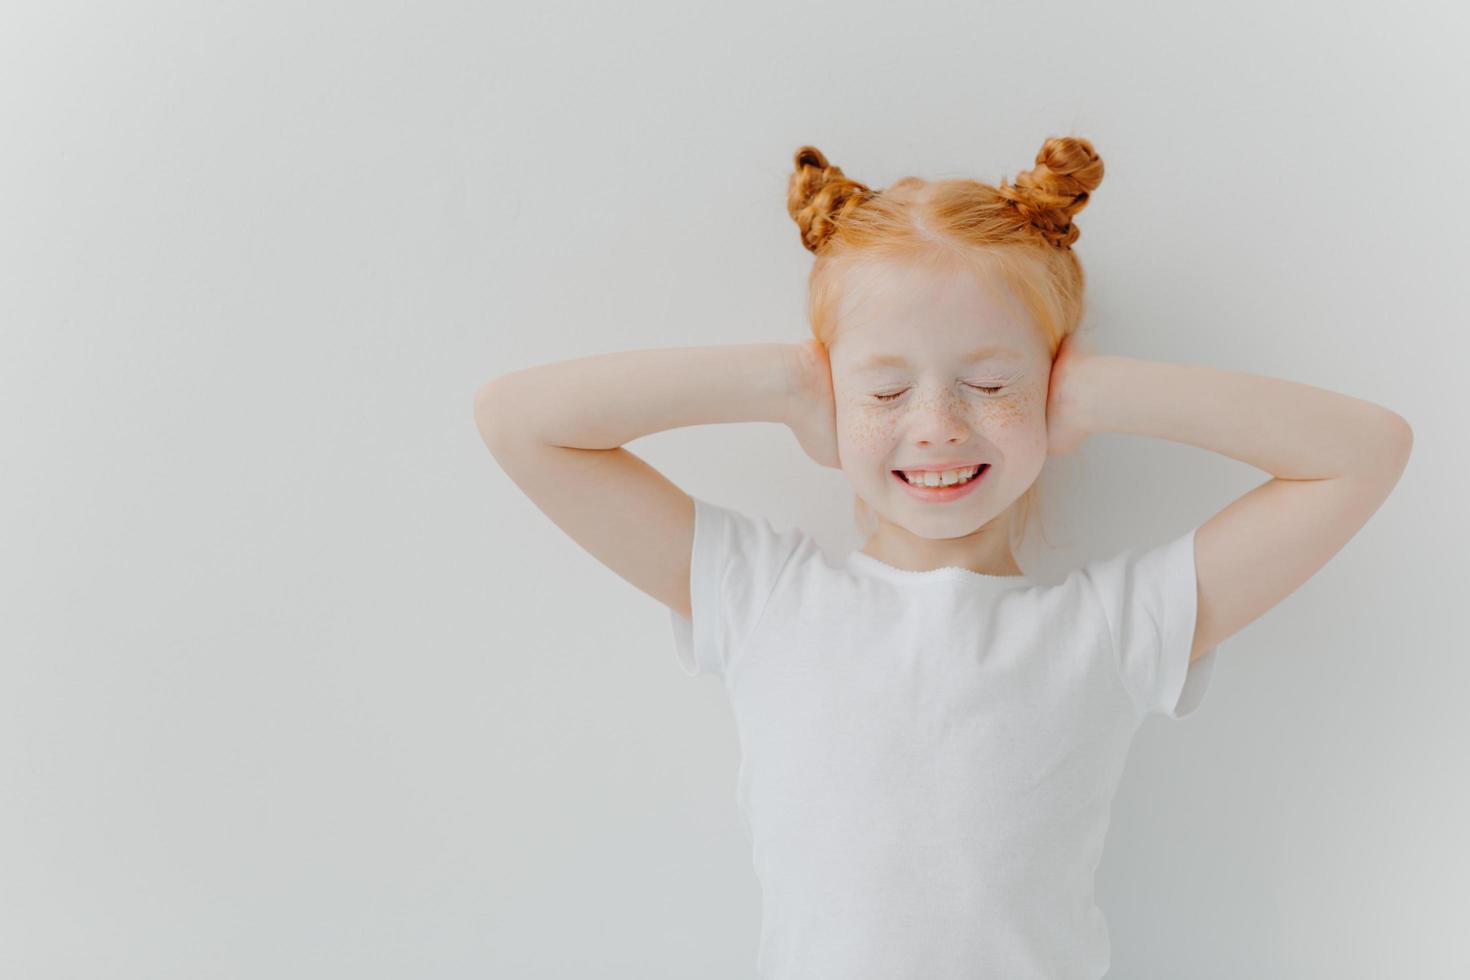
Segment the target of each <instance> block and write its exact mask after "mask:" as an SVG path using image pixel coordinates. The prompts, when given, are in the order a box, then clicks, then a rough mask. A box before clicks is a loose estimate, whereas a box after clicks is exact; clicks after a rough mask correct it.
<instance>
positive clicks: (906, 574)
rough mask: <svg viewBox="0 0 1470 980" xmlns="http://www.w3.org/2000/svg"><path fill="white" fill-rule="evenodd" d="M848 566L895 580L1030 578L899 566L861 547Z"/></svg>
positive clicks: (1007, 581)
mask: <svg viewBox="0 0 1470 980" xmlns="http://www.w3.org/2000/svg"><path fill="white" fill-rule="evenodd" d="M847 564H848V567H850V568H860V569H863V570H864V571H868V572H872V573H873V574H875V575H879V576H882V577H883V578H886V579H889V580H891V581H895V582H923V581H939V580H948V579H967V580H970V581H974V582H983V583H985V584H987V585H1029V584H1030V583H1031V579H1030V578H1029V577H1028V576H1025V575H987V574H986V573H985V572H977V571H974V570H973V569H969V568H961V567H960V566H959V565H941V566H940V567H939V568H926V569H913V568H899V567H898V566H897V565H890V564H888V563H887V562H885V561H881V560H879V559H877V558H874V557H873V556H872V555H870V554H868V553H867V552H865V551H863V550H862V549H861V548H854V549H853V550H852V551H851V552H850V553H849V554H848V556H847Z"/></svg>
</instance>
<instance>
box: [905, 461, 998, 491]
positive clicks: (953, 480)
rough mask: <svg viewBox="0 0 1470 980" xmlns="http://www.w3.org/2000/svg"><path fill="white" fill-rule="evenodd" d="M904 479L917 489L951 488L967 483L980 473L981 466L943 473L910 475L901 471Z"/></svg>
mask: <svg viewBox="0 0 1470 980" xmlns="http://www.w3.org/2000/svg"><path fill="white" fill-rule="evenodd" d="M899 472H900V473H902V474H903V476H904V479H906V480H908V481H909V483H910V484H912V485H913V486H916V487H949V486H954V485H955V484H957V483H965V482H966V481H968V480H969V479H970V478H971V477H973V476H974V475H975V474H976V473H978V472H980V467H979V466H966V467H964V468H963V469H958V470H945V471H944V472H942V473H939V472H935V471H933V470H930V471H929V472H926V473H910V472H908V471H907V470H900V471H899Z"/></svg>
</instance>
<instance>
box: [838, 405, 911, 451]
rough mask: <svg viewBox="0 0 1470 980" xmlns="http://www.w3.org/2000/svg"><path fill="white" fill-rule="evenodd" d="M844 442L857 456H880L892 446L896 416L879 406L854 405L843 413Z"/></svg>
mask: <svg viewBox="0 0 1470 980" xmlns="http://www.w3.org/2000/svg"><path fill="white" fill-rule="evenodd" d="M841 430H842V436H843V439H844V441H845V442H846V443H847V445H848V446H849V447H851V448H852V450H853V452H854V453H856V454H857V455H859V456H882V455H883V454H884V453H886V452H888V451H889V449H890V448H891V447H892V445H893V440H894V437H895V435H896V434H897V432H898V416H897V415H896V414H894V413H893V412H891V411H886V410H885V409H884V408H883V406H881V405H862V404H854V405H851V406H848V407H847V409H846V411H844V412H843V424H842V426H841Z"/></svg>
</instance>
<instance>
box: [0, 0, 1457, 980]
mask: <svg viewBox="0 0 1470 980" xmlns="http://www.w3.org/2000/svg"><path fill="white" fill-rule="evenodd" d="M1466 16H1467V15H1466V14H1465V13H1464V10H1463V8H1462V7H1460V5H1456V4H1451V3H1447V2H1446V3H1439V4H1424V3H1409V4H1406V5H1405V4H1396V5H1392V6H1390V5H1388V4H1375V5H1369V4H1343V3H1327V2H1303V3H1292V4H1278V3H1264V2H1256V0H1252V2H1248V3H1245V4H1241V3H1231V4H1225V3H1212V4H1204V3H1187V4H1174V5H1163V6H1160V5H1156V4H1145V3H1138V2H1124V3H1112V4H1107V5H1101V4H1097V5H1093V4H1080V3H1077V4H1056V3H1053V4H1045V5H1038V4H1027V5H1017V4H1004V5H1002V4H976V3H922V2H921V3H920V4H919V5H917V6H913V5H908V6H905V7H904V8H899V7H898V6H896V5H892V6H886V7H885V6H883V5H879V4H871V3H862V2H858V3H850V4H845V5H825V4H824V5H815V4H800V3H798V4H791V3H781V4H774V3H764V4H763V3H756V4H750V3H742V4H724V5H713V4H708V5H706V4H688V3H672V2H669V3H656V4H655V3H646V2H645V3H635V4H631V5H629V4H601V3H591V2H584V3H579V4H572V5H566V4H562V5H546V4H529V3H528V4H520V5H518V7H517V9H507V8H506V7H505V6H499V7H497V6H494V5H488V6H487V5H480V4H469V3H461V4H450V3H413V4H409V3H393V4H390V3H383V2H366V3H354V4H346V3H338V4H326V3H289V4H287V3H272V4H261V3H249V4H246V3H214V4H206V5H199V4H183V3H173V4H165V3H159V2H135V3H129V4H121V5H120V4H102V3H90V4H85V3H84V4H77V3H67V4H57V3H47V4H40V3H26V4H12V5H10V6H9V7H7V16H6V28H5V30H4V31H3V32H0V132H3V134H4V150H3V152H0V324H3V326H0V330H3V339H4V346H3V352H4V356H3V357H0V449H3V474H4V476H3V480H0V493H3V496H4V501H3V504H4V506H3V508H0V521H3V524H0V531H3V546H0V587H3V615H0V975H4V976H6V977H25V978H28V980H52V978H57V980H60V978H91V977H98V978H128V980H132V978H140V980H141V978H150V980H160V978H191V980H192V978H202V977H209V978H236V977H262V978H263V977H270V978H279V977H311V978H326V977H343V978H348V977H351V978H353V980H366V978H371V977H385V978H386V977H408V976H413V977H432V978H459V977H507V978H509V977H516V978H574V977H575V978H582V977H592V976H596V977H617V978H623V977H627V978H651V977H689V976H700V977H710V978H744V977H751V976H753V975H754V962H755V944H756V940H757V933H758V928H759V897H760V896H759V890H758V886H757V883H756V881H755V880H754V877H753V874H752V872H751V870H750V856H749V853H748V850H747V847H748V842H747V841H746V839H745V837H744V831H743V828H742V826H741V824H740V817H739V814H738V812H737V809H736V806H735V802H734V788H735V775H736V766H737V764H738V755H737V745H736V741H735V731H734V728H733V723H732V719H731V717H730V715H729V712H728V710H727V706H726V702H725V700H724V694H723V689H722V688H721V687H720V685H719V683H718V681H716V680H714V679H712V678H700V679H690V678H688V677H686V676H685V675H684V674H683V673H682V672H681V671H680V669H679V667H678V665H677V663H676V661H675V657H674V653H673V646H672V636H671V634H670V631H669V623H668V615H667V611H666V610H665V609H664V607H662V606H661V605H659V604H657V603H656V602H655V601H654V600H653V599H651V598H649V597H648V596H646V595H645V594H643V593H641V592H639V591H638V590H636V589H634V588H633V587H632V586H630V585H628V584H626V583H624V582H623V581H622V580H621V579H619V578H617V577H616V576H615V575H614V574H613V573H612V572H611V571H609V570H608V569H606V568H605V567H603V566H602V565H600V564H599V563H597V562H596V560H595V559H593V558H591V556H589V555H588V554H587V553H586V552H584V551H582V550H581V549H580V548H579V547H578V546H577V545H576V544H575V543H573V542H572V541H571V540H569V539H567V538H566V537H565V536H564V535H563V534H562V533H561V532H560V531H559V530H558V529H557V528H556V527H555V525H553V524H552V523H551V522H550V521H549V520H548V519H546V518H545V517H544V515H542V514H541V512H540V511H539V510H538V509H537V508H536V507H535V506H534V505H533V504H532V503H531V502H530V501H529V500H527V499H526V498H525V497H523V496H522V495H521V494H520V493H519V491H518V490H517V488H516V487H515V486H514V484H513V483H512V482H511V481H510V480H509V478H508V477H506V476H505V475H504V474H503V473H502V472H501V471H500V470H499V469H498V467H497V466H496V465H495V463H494V461H493V459H492V458H491V457H490V456H489V455H488V453H487V452H486V451H485V449H484V447H483V446H482V445H481V443H480V440H479V437H478V435H477V433H476V431H475V427H474V424H473V422H472V419H471V399H472V396H473V393H474V390H475V389H476V388H477V387H478V386H479V385H480V384H481V383H483V382H484V381H487V380H489V379H490V378H492V377H494V376H497V375H499V374H502V373H505V372H507V371H510V370H513V369H516V368H519V367H524V366H527V365H530V364H534V363H541V362H545V361H551V360H561V359H565V358H571V357H577V356H583V355H587V354H592V353H599V352H604V351H610V350H620V349H631V348H644V347H661V346H689V345H705V344H723V343H741V342H761V341H773V340H788V341H795V340H800V339H803V338H804V337H805V336H806V335H807V333H806V331H807V327H806V325H805V322H804V320H803V318H802V301H803V289H804V282H805V276H806V274H807V270H808V268H809V266H810V256H809V254H808V253H807V252H806V251H805V250H803V249H802V248H801V246H800V244H799V242H798V238H797V232H796V227H795V225H794V224H793V223H792V222H791V221H790V219H789V218H788V217H787V215H786V212H785V204H784V195H785V186H786V178H787V175H788V173H789V172H790V165H791V157H792V154H793V153H794V151H795V149H796V148H797V147H798V146H799V145H801V144H802V143H807V142H811V143H814V144H816V145H817V146H819V147H820V148H821V149H822V150H823V151H825V152H826V153H828V154H829V155H830V157H831V158H832V160H833V161H834V162H835V163H837V164H838V165H839V166H841V167H843V168H844V169H845V170H846V171H847V172H848V173H849V175H851V176H853V177H855V178H856V179H858V180H861V181H864V182H866V183H869V184H870V185H873V186H880V187H881V186H885V185H887V184H889V183H892V182H893V181H894V180H896V179H898V178H899V177H902V176H904V175H906V174H910V173H913V174H919V175H922V176H927V177H945V176H974V177H978V178H980V179H984V180H988V181H992V182H994V181H996V180H998V179H999V178H1000V177H1002V176H1007V177H1014V175H1015V174H1016V173H1017V172H1018V171H1020V170H1024V169H1028V168H1029V167H1030V166H1031V165H1032V157H1033V155H1034V154H1035V152H1036V151H1037V150H1038V149H1039V148H1040V146H1041V144H1042V142H1043V140H1044V139H1045V138H1046V137H1047V136H1050V135H1065V134H1075V135H1081V136H1085V137H1087V138H1089V139H1091V140H1093V141H1094V143H1095V145H1096V147H1097V149H1098V151H1099V152H1100V153H1101V155H1102V156H1103V158H1104V161H1105V164H1106V168H1107V176H1106V177H1105V179H1104V181H1103V183H1102V186H1101V187H1100V188H1099V189H1098V191H1097V193H1096V195H1095V197H1094V198H1093V200H1092V202H1091V203H1090V205H1089V206H1088V208H1087V209H1086V210H1085V211H1084V212H1083V213H1082V214H1081V215H1080V216H1079V219H1078V221H1079V224H1080V226H1081V228H1082V237H1081V239H1080V241H1079V243H1078V246H1077V248H1078V253H1079V255H1080V256H1081V258H1082V260H1083V262H1084V263H1085V265H1086V268H1087V271H1088V274H1089V277H1090V283H1091V292H1090V303H1091V307H1092V313H1091V316H1092V320H1091V322H1092V324H1093V325H1094V326H1095V330H1096V333H1095V337H1096V339H1097V344H1098V346H1099V348H1100V350H1101V352H1105V353H1119V354H1127V355H1130V356H1138V357H1150V358H1156V359H1159V360H1167V361H1178V362H1196V363H1204V364H1210V365H1214V366H1218V367H1223V368H1228V369H1236V370H1241V371H1248V372H1252V373H1259V374H1267V375H1273V376H1278V377H1285V378H1291V379H1294V380H1298V381H1302V382H1306V383H1310V384H1314V385H1317V386H1320V387H1324V388H1330V389H1333V390H1337V391H1342V392H1346V393H1348V394H1352V395H1355V396H1357V397H1361V398H1366V399H1369V400H1372V401H1376V402H1379V403H1381V404H1384V405H1386V406H1388V407H1390V408H1392V409H1394V410H1395V411H1397V412H1399V413H1400V414H1402V415H1404V416H1405V417H1406V418H1407V419H1408V420H1409V421H1410V423H1411V424H1412V425H1413V427H1414V430H1415V436H1416V441H1415V452H1414V458H1413V460H1412V461H1411V462H1410V465H1409V468H1408V471H1407V472H1406V474H1405V476H1404V478H1403V481H1402V482H1401V484H1400V486H1399V488H1398V490H1397V491H1396V492H1395V494H1394V495H1393V497H1392V498H1390V500H1389V501H1388V502H1387V504H1386V505H1385V506H1384V507H1383V509H1382V510H1381V511H1380V512H1379V513H1378V514H1377V515H1376V516H1375V517H1374V518H1373V520H1372V521H1371V522H1370V523H1369V524H1368V526H1367V527H1365V528H1364V529H1363V530H1362V531H1361V532H1360V533H1359V534H1358V535H1357V536H1356V537H1355V538H1354V539H1353V540H1352V541H1351V542H1350V543H1349V545H1348V546H1347V547H1346V548H1345V549H1344V550H1343V552H1342V553H1341V554H1340V555H1339V556H1338V557H1337V558H1336V559H1335V560H1334V561H1333V562H1332V563H1331V564H1330V565H1329V566H1327V567H1326V568H1325V569H1324V570H1323V571H1322V572H1321V573H1319V574H1318V575H1317V576H1316V577H1315V578H1314V579H1312V580H1311V581H1310V582H1309V583H1307V584H1306V585H1305V586H1303V587H1302V588H1301V589H1300V590H1299V591H1298V592H1297V593H1296V594H1295V595H1293V596H1292V597H1291V598H1289V599H1288V600H1287V601H1286V602H1285V603H1284V604H1283V605H1281V606H1279V607H1277V608H1276V609H1275V610H1273V611H1271V612H1270V613H1268V614H1267V615H1266V616H1265V617H1263V618H1262V619H1261V620H1259V621H1257V622H1256V623H1254V624H1252V625H1251V626H1250V627H1248V628H1246V629H1245V630H1244V631H1243V632H1241V633H1239V634H1237V635H1236V636H1235V637H1233V638H1231V639H1230V640H1229V641H1227V642H1226V643H1225V644H1224V645H1222V648H1221V653H1220V657H1221V660H1220V665H1219V670H1218V672H1217V676H1216V678H1215V682H1214V686H1213V687H1212V689H1211V691H1210V695H1209V697H1208V699H1207V701H1206V702H1205V704H1204V705H1203V706H1202V707H1201V709H1200V711H1199V713H1198V714H1196V715H1194V716H1192V717H1191V718H1189V719H1187V720H1185V721H1182V722H1177V723H1174V722H1170V721H1168V720H1165V719H1151V720H1150V722H1149V723H1148V724H1147V725H1146V726H1145V727H1144V729H1143V730H1142V731H1141V732H1140V733H1139V737H1138V741H1137V742H1136V743H1135V749H1134V755H1133V756H1132V757H1131V759H1130V762H1129V766H1128V770H1127V773H1126V775H1125V778H1124V784H1123V787H1122V789H1121V792H1120V797H1119V799H1118V802H1117V806H1116V808H1115V811H1114V817H1113V827H1112V831H1111V836H1110V839H1109V843H1108V850H1107V853H1106V856H1105V859H1104V862H1103V865H1102V867H1101V868H1100V869H1099V882H1100V892H1099V900H1100V903H1101V905H1102V907H1103V909H1104V911H1105V913H1106V914H1107V916H1108V919H1109V921H1110V923H1111V926H1112V941H1113V952H1114V956H1113V971H1112V973H1111V974H1110V976H1113V977H1122V978H1177V977H1191V978H1234V977H1245V976H1249V977H1253V978H1288V977H1289V978H1303V977H1332V978H1355V977H1364V978H1367V977H1374V978H1376V977H1384V976H1406V977H1407V976H1412V977H1416V978H1430V977H1433V978H1440V977H1443V978H1449V977H1463V976H1465V975H1467V972H1470V948H1467V945H1466V943H1465V940H1464V939H1463V936H1464V931H1463V926H1464V922H1465V916H1466V911H1467V909H1466V902H1465V897H1464V882H1465V880H1466V879H1467V878H1470V845H1467V844H1466V841H1465V836H1464V827H1465V826H1467V824H1470V790H1467V781H1466V778H1465V777H1466V766H1465V756H1464V750H1463V746H1464V745H1465V744H1466V736H1467V734H1470V732H1467V724H1466V722H1465V718H1464V708H1463V705H1462V704H1461V700H1462V696H1463V692H1464V691H1465V690H1466V685H1467V682H1470V657H1467V656H1466V653H1467V643H1466V641H1465V639H1464V630H1463V629H1462V628H1461V627H1459V626H1458V625H1456V620H1455V617H1456V616H1457V615H1459V614H1461V613H1462V612H1463V610H1464V607H1465V598H1466V595H1467V584H1470V583H1467V575H1466V572H1465V559H1466V553H1467V551H1470V533H1467V520H1466V515H1465V501H1466V499H1467V491H1470V479H1467V464H1466V455H1467V449H1470V445H1467V439H1466V435H1465V428H1464V417H1465V415H1464V408H1465V401H1466V399H1465V391H1466V370H1467V355H1470V343H1467V340H1466V326H1465V321H1466V301H1467V298H1470V297H1467V292H1466V282H1467V281H1470V280H1467V278H1466V276H1465V266H1466V260H1467V258H1470V255H1467V248H1466V244H1465V240H1466V239H1465V236H1466V220H1465V203H1464V200H1465V195H1464V191H1463V184H1464V181H1465V169H1466V160H1467V150H1470V136H1467V130H1466V127H1465V125H1464V118H1465V105H1466V101H1467V100H1466V96H1467V95H1470V84H1467V82H1470V77H1467V71H1466V69H1465V67H1464V64H1465V60H1464V49H1465V39H1466V27H1467V24H1466ZM633 448H634V449H635V451H636V452H638V453H639V454H640V455H642V456H644V458H646V459H648V460H649V461H650V462H651V463H653V464H654V465H656V466H658V467H659V468H660V469H662V470H663V471H664V472H666V473H667V474H668V475H669V476H670V477H671V478H672V479H674V480H675V481H676V482H678V483H679V484H680V485H681V486H683V487H684V488H686V489H687V490H689V491H690V492H691V493H696V494H699V495H702V496H705V497H707V498H708V499H711V500H714V501H716V502H719V503H723V504H726V505H729V506H736V507H740V508H743V509H746V510H748V511H751V512H755V513H761V514H764V515H766V516H768V517H770V518H771V519H772V521H773V522H774V523H775V524H776V525H777V526H790V525H792V524H798V523H799V524H801V525H803V526H805V527H807V528H809V529H810V530H812V531H813V532H814V533H816V534H818V535H819V537H821V538H822V539H823V541H824V546H825V545H830V547H831V550H832V551H833V553H834V554H840V553H841V552H844V551H845V550H847V549H848V548H850V547H852V546H854V544H856V543H857V542H856V541H855V539H854V538H855V533H856V532H855V531H854V529H853V528H852V525H851V523H850V520H849V512H850V499H851V498H850V493H849V491H848V488H847V485H846V483H845V481H844V478H843V477H842V475H841V474H840V473H838V472H836V471H832V470H826V471H823V470H819V469H818V468H817V467H816V466H815V465H814V464H812V463H810V462H809V461H808V460H807V459H806V457H805V456H804V455H803V454H802V453H801V451H800V449H799V447H798V446H797V445H796V442H795V440H794V438H792V437H791V436H790V434H789V433H787V432H786V431H784V430H783V429H782V428H781V427H779V426H774V425H769V424H765V425H746V426H714V427H700V428H687V429H680V430H675V431H672V432H668V433H662V434H658V435H655V436H652V437H649V438H647V439H645V440H639V441H638V442H636V443H635V444H633ZM1059 462H1060V463H1061V464H1062V465H1055V464H1054V465H1055V469H1056V473H1055V474H1053V475H1050V476H1048V477H1047V480H1048V486H1049V489H1050V492H1051V493H1052V497H1051V500H1052V503H1051V506H1050V510H1049V514H1048V518H1047V525H1046V526H1047V528H1048V534H1049V536H1050V537H1051V538H1052V540H1053V542H1054V544H1055V545H1056V547H1054V548H1052V549H1051V550H1049V551H1041V552H1037V553H1033V554H1032V555H1030V556H1026V555H1024V554H1023V556H1022V558H1023V564H1025V565H1028V567H1029V568H1030V569H1031V570H1033V571H1036V572H1040V571H1042V570H1043V569H1045V570H1050V571H1056V570H1059V569H1064V568H1066V567H1068V566H1069V564H1071V563H1075V562H1078V561H1080V560H1081V559H1082V558H1084V557H1086V556H1089V555H1099V554H1104V553H1111V552H1113V551H1115V550H1117V549H1120V548H1122V547H1126V546H1131V545H1133V544H1156V543H1159V542H1161V541H1163V540H1165V539H1166V538H1167V537H1170V536H1172V535H1174V534H1176V533H1178V532H1179V531H1181V530H1183V529H1185V528H1187V527H1189V526H1190V525H1191V524H1192V523H1199V522H1202V521H1203V520H1204V519H1206V518H1207V517H1208V516H1209V515H1211V514H1212V513H1214V512H1215V511H1217V510H1219V509H1220V508H1222V507H1224V506H1225V505H1226V504H1228V503H1229V502H1230V501H1231V500H1232V499H1234V498H1235V497H1236V496H1238V495H1239V494H1241V493H1244V492H1246V491H1247V490H1249V489H1250V488H1252V487H1253V486H1255V485H1257V484H1258V483H1260V482H1262V481H1263V480H1264V479H1266V474H1264V473H1262V472H1261V471H1258V470H1255V469H1253V468H1251V467H1249V466H1246V465H1245V464H1242V463H1238V462H1235V461H1233V460H1229V459H1226V458H1224V457H1219V456H1215V455H1212V454H1209V453H1206V452H1203V451H1200V450H1197V449H1194V448H1192V447H1188V446H1182V445H1176V444H1171V443H1164V442H1160V441H1157V440H1141V439H1137V438H1133V437H1121V436H1099V437H1096V438H1094V439H1093V440H1092V441H1091V442H1090V443H1089V444H1088V445H1087V446H1086V447H1085V448H1084V450H1083V452H1082V453H1081V454H1080V456H1079V457H1075V458H1071V459H1069V460H1064V461H1059ZM1050 472H1051V470H1050V468H1049V473H1050Z"/></svg>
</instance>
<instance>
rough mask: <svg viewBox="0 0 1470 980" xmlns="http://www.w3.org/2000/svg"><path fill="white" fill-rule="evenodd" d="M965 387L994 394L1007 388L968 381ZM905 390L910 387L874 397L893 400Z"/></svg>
mask: <svg viewBox="0 0 1470 980" xmlns="http://www.w3.org/2000/svg"><path fill="white" fill-rule="evenodd" d="M965 387H966V388H974V389H975V390H976V391H983V392H985V393H986V394H994V393H995V392H997V391H1001V390H1003V389H1004V388H1005V385H972V384H969V383H968V382H966V384H965ZM904 391H908V389H907V388H905V389H903V391H895V392H894V393H893V394H891V395H874V396H873V397H874V398H876V399H878V400H879V401H880V402H891V401H893V399H895V398H897V397H898V396H899V395H901V394H903V392H904Z"/></svg>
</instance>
